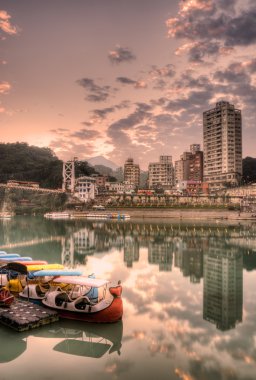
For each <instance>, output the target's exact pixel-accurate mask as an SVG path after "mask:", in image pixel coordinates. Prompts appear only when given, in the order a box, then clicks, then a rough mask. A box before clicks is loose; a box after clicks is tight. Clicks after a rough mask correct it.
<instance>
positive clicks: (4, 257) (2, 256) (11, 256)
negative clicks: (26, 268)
mask: <svg viewBox="0 0 256 380" xmlns="http://www.w3.org/2000/svg"><path fill="white" fill-rule="evenodd" d="M13 257H15V258H16V259H17V257H20V255H19V254H18V253H1V254H0V260H2V259H8V258H13Z"/></svg>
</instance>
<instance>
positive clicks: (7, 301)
mask: <svg viewBox="0 0 256 380" xmlns="http://www.w3.org/2000/svg"><path fill="white" fill-rule="evenodd" d="M13 301H14V296H13V295H12V294H11V293H10V291H9V290H8V289H7V288H6V287H0V306H5V307H9V306H10V305H11V304H12V303H13Z"/></svg>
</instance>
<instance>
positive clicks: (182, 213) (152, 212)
mask: <svg viewBox="0 0 256 380" xmlns="http://www.w3.org/2000/svg"><path fill="white" fill-rule="evenodd" d="M111 212H122V213H127V214H129V215H130V216H131V217H132V218H133V219H134V218H136V219H137V218H139V219H141V218H143V219H145V218H147V219H152V218H158V219H165V218H166V219H167V218H170V219H189V220H193V219H194V220H200V219H202V220H208V219H209V220H215V219H221V220H255V221H256V217H253V216H252V214H251V213H246V212H238V211H229V210H216V209H212V210H206V209H202V210H198V209H162V208H151V209H147V208H139V209H138V208H122V209H111Z"/></svg>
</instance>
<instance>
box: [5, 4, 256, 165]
mask: <svg viewBox="0 0 256 380" xmlns="http://www.w3.org/2000/svg"><path fill="white" fill-rule="evenodd" d="M255 19H256V1H255V0H180V1H179V0H73V1H71V0H44V1H41V0H11V1H10V0H0V130H1V139H0V141H1V142H4V143H7V142H17V141H19V142H27V143H28V144H29V145H36V146H41V147H50V148H51V149H52V150H53V151H54V152H55V153H56V155H57V156H58V157H59V158H60V159H63V160H68V159H71V158H73V157H78V159H80V160H83V159H86V158H90V157H95V156H98V155H103V156H104V157H106V158H108V159H110V160H112V161H113V162H115V163H116V164H117V165H120V166H121V165H123V164H124V161H125V160H126V159H127V158H128V157H133V158H134V161H135V162H136V163H139V164H140V166H141V168H142V169H147V167H148V163H149V162H154V161H158V159H159V156H160V155H165V154H166V155H172V157H173V160H174V161H175V160H177V159H179V157H180V155H181V154H182V153H183V152H184V151H188V150H189V146H190V144H194V143H200V144H202V138H203V126H202V113H203V111H205V110H208V109H211V108H213V107H214V106H215V103H216V102H217V101H220V100H226V101H228V102H230V103H232V104H234V105H235V107H236V108H238V109H241V110H242V120H243V157H246V156H251V157H255V156H256V151H255V138H256V128H255V105H256V54H255V51H256V49H255V48H256V46H255V45H256V22H255Z"/></svg>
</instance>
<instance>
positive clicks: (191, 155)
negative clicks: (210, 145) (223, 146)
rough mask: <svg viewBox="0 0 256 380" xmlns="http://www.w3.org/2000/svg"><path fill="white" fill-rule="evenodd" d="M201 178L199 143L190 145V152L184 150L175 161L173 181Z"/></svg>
mask: <svg viewBox="0 0 256 380" xmlns="http://www.w3.org/2000/svg"><path fill="white" fill-rule="evenodd" d="M202 180H203V152H202V151H201V150H200V144H192V145H190V152H184V153H183V154H182V155H181V156H180V160H179V161H175V182H176V184H178V183H179V182H181V181H202Z"/></svg>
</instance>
